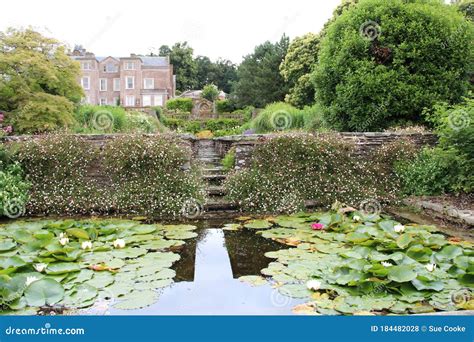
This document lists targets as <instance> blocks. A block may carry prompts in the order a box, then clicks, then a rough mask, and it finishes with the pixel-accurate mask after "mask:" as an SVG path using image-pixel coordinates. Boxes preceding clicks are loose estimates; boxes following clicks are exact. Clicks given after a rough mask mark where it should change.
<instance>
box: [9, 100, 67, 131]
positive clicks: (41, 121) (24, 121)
mask: <svg viewBox="0 0 474 342" xmlns="http://www.w3.org/2000/svg"><path fill="white" fill-rule="evenodd" d="M73 111H74V105H73V103H72V102H71V101H69V100H68V99H66V98H65V97H62V96H57V95H51V94H46V93H36V94H34V95H32V96H31V97H29V98H28V99H27V100H25V101H24V102H23V103H22V105H21V106H20V108H19V109H18V110H17V111H16V112H15V113H14V114H13V117H12V121H13V126H14V127H15V130H16V131H17V132H18V133H21V134H32V133H44V132H51V131H55V130H58V129H65V128H70V127H72V126H73V125H74V124H75V120H74V116H73Z"/></svg>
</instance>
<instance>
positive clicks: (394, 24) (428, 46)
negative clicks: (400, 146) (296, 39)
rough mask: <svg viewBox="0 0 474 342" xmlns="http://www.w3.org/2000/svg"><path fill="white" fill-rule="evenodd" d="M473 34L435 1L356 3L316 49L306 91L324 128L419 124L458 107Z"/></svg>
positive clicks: (465, 84) (368, 0) (465, 82)
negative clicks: (434, 111)
mask: <svg viewBox="0 0 474 342" xmlns="http://www.w3.org/2000/svg"><path fill="white" fill-rule="evenodd" d="M473 32H474V30H473V26H472V24H471V23H469V22H468V21H466V19H465V18H464V17H463V16H462V15H461V14H460V13H458V12H457V11H456V9H455V8H454V7H452V6H448V5H445V4H442V3H440V2H439V1H422V2H420V1H409V2H407V1H402V0H389V1H385V2H380V1H378V0H361V1H359V3H358V4H357V5H355V6H351V7H349V9H347V10H345V11H343V12H342V14H341V15H340V16H338V17H337V18H336V19H335V20H334V21H333V22H332V23H331V24H330V25H329V26H328V27H327V31H326V35H325V37H324V38H323V40H322V41H321V44H320V53H319V63H318V66H317V67H316V70H315V72H314V84H315V88H316V93H317V99H318V100H319V101H320V102H321V104H322V106H323V111H324V115H325V118H326V120H327V121H328V122H329V123H330V124H331V125H332V126H333V127H334V128H336V129H338V130H353V131H354V130H358V131H370V130H379V129H383V128H386V127H389V126H393V125H396V124H400V123H401V122H406V121H413V122H420V121H422V117H421V114H422V110H423V109H424V108H425V107H427V108H429V107H431V106H432V105H433V104H434V103H435V102H437V101H446V102H449V103H454V102H457V101H459V100H460V99H461V97H462V96H464V95H465V94H466V91H467V90H468V86H469V79H468V78H469V72H470V70H471V63H472V57H473V44H472V38H473ZM433 51H436V53H435V54H434V53H433Z"/></svg>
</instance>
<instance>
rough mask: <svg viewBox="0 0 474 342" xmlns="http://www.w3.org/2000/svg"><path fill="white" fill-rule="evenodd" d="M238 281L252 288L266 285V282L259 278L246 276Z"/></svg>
mask: <svg viewBox="0 0 474 342" xmlns="http://www.w3.org/2000/svg"><path fill="white" fill-rule="evenodd" d="M239 280H240V281H242V282H244V283H248V284H250V285H252V286H261V285H265V284H267V283H268V282H267V280H266V279H265V278H264V277H261V276H255V275H248V276H242V277H239Z"/></svg>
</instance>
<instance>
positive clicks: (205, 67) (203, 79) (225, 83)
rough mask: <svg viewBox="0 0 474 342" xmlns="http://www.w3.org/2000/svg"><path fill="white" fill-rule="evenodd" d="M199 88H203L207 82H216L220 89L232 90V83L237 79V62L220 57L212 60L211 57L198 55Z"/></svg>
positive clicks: (228, 91)
mask: <svg viewBox="0 0 474 342" xmlns="http://www.w3.org/2000/svg"><path fill="white" fill-rule="evenodd" d="M195 62H196V65H197V76H196V77H197V88H198V89H202V88H203V87H204V86H205V85H207V84H215V85H216V86H217V88H218V89H222V91H224V92H225V93H227V94H229V93H230V92H231V87H232V83H233V82H235V81H236V80H237V68H236V66H235V64H233V63H232V62H231V61H229V60H226V59H220V58H219V59H218V60H217V61H216V62H212V61H211V60H210V59H209V57H206V56H197V57H196V59H195Z"/></svg>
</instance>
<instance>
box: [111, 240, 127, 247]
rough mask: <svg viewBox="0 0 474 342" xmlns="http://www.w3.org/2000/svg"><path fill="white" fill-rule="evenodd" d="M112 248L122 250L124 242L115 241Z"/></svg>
mask: <svg viewBox="0 0 474 342" xmlns="http://www.w3.org/2000/svg"><path fill="white" fill-rule="evenodd" d="M114 247H115V248H124V247H125V240H123V239H117V240H115V241H114Z"/></svg>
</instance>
